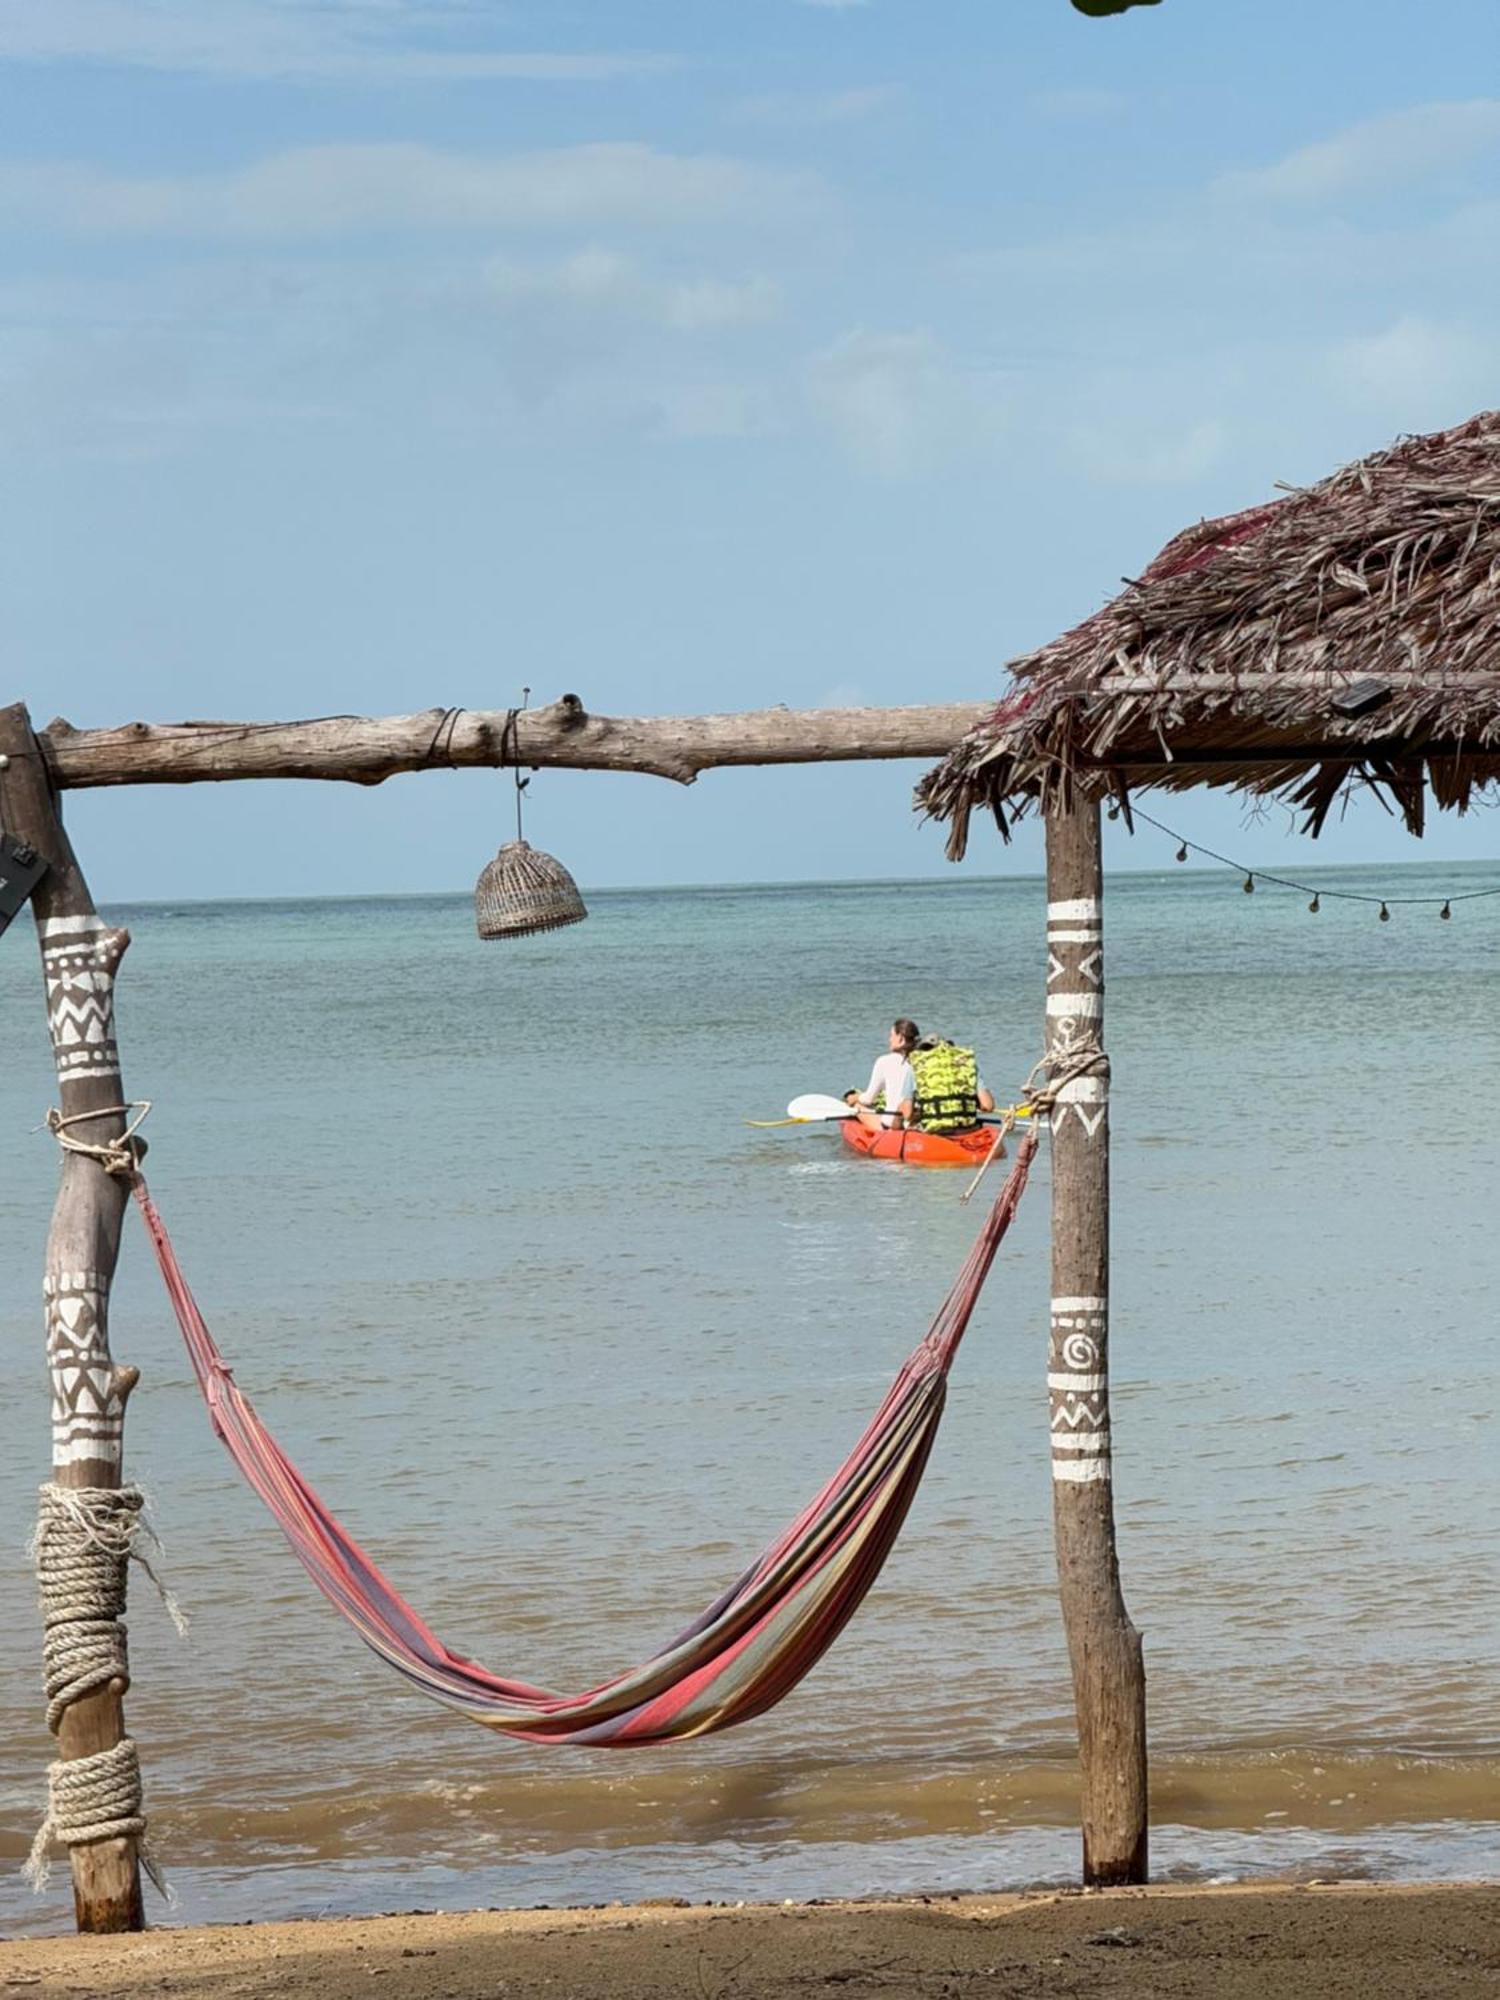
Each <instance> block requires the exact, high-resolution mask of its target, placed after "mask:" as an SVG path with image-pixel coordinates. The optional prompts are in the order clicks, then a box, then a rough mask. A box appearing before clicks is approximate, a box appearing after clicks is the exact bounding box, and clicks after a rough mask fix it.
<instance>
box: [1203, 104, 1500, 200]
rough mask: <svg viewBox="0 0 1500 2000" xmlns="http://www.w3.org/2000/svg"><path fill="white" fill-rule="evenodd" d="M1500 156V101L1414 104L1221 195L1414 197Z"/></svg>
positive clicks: (1231, 180) (1251, 173)
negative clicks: (1407, 193) (1417, 190)
mask: <svg viewBox="0 0 1500 2000" xmlns="http://www.w3.org/2000/svg"><path fill="white" fill-rule="evenodd" d="M1497 150H1500V99H1497V98H1488V97H1481V98H1474V99H1471V100H1470V101H1469V102H1467V103H1460V104H1417V105H1412V106H1410V107H1409V108H1408V109H1406V110H1404V111H1392V112H1388V113H1387V114H1386V115H1385V116H1383V117H1380V118H1368V119H1365V120H1364V121H1363V122H1362V123H1361V124H1358V125H1351V126H1349V127H1348V129H1347V130H1346V131H1343V132H1339V133H1336V134H1335V135H1334V137H1333V138H1331V139H1322V140H1319V141H1318V142H1317V143H1316V144H1315V145H1311V146H1303V147H1300V148H1299V149H1298V150H1297V151H1296V152H1294V153H1288V154H1287V155H1286V156H1285V157H1284V158H1283V159H1280V160H1278V161H1276V162H1275V164H1274V165H1272V166H1269V167H1256V168H1250V169H1247V170H1245V171H1243V172H1239V173H1231V174H1224V175H1222V176H1221V177H1220V179H1219V181H1218V183H1217V186H1218V187H1219V188H1220V189H1221V190H1222V191H1224V192H1227V193H1232V194H1240V195H1252V196H1256V197H1262V198H1265V199H1268V200H1272V201H1283V202H1314V201H1327V200H1331V199H1333V198H1335V197H1337V196H1341V195H1363V194H1381V193H1385V192H1387V191H1399V190H1410V189H1412V188H1413V187H1416V186H1418V185H1420V184H1422V183H1425V182H1430V181H1433V180H1436V179H1441V178H1443V177H1445V176H1449V175H1452V174H1455V173H1460V172H1462V170H1463V169H1465V168H1467V167H1470V166H1472V165H1474V164H1475V163H1476V162H1478V161H1480V160H1482V159H1484V158H1485V157H1486V156H1487V155H1488V154H1491V153H1493V152H1495V151H1497Z"/></svg>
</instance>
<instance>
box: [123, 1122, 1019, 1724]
mask: <svg viewBox="0 0 1500 2000" xmlns="http://www.w3.org/2000/svg"><path fill="white" fill-rule="evenodd" d="M1036 1143H1037V1142H1036V1137H1035V1135H1034V1134H1032V1133H1028V1134H1027V1135H1026V1137H1025V1138H1024V1139H1023V1140H1022V1142H1021V1146H1020V1149H1019V1152H1018V1154H1017V1157H1016V1162H1015V1165H1014V1166H1013V1167H1012V1169H1011V1171H1010V1175H1009V1177H1008V1178H1007V1180H1006V1182H1005V1184H1004V1186H1003V1187H1002V1188H1001V1190H1000V1192H999V1194H998V1195H997V1196H996V1198H995V1202H994V1205H993V1207H992V1208H991V1210H990V1213H989V1215H988V1217H987V1218H986V1221H985V1223H984V1227H983V1228H982V1229H981V1230H980V1232H979V1235H978V1237H977V1239H976V1241H975V1243H974V1247H973V1248H972V1250H970V1252H969V1255H968V1257H967V1259H966V1260H965V1262H964V1266H963V1269H962V1270H961V1271H960V1272H959V1274H958V1277H957V1279H956V1280H955V1281H954V1284H953V1288H952V1290H951V1291H950V1292H949V1294H948V1296H947V1298H946V1299H945V1300H944V1301H943V1303H942V1305H941V1307H940V1308H939V1310H938V1313H937V1316H936V1318H935V1319H934V1320H933V1322H932V1325H931V1327H930V1328H929V1329H928V1332H927V1334H926V1336H925V1338H924V1339H923V1340H922V1341H921V1342H920V1343H919V1344H918V1346H917V1347H916V1349H915V1350H914V1351H913V1353H912V1354H911V1356H910V1357H909V1358H908V1360H907V1361H906V1363H905V1365H904V1366H903V1367H902V1369H901V1372H900V1374H899V1375H897V1377H896V1379H895V1381H894V1383H893V1384H892V1385H891V1389H890V1392H889V1393H888V1395H887V1396H886V1399H885V1401H884V1402H883V1403H882V1404H881V1406H880V1408H879V1409H878V1410H877V1411H876V1413H875V1415H874V1417H873V1418H872V1419H871V1421H870V1423H869V1426H868V1427H867V1429H866V1430H865V1433H864V1435H863V1436H862V1437H861V1438H860V1440H859V1442H858V1444H856V1445H855V1447H854V1449H853V1451H852V1452H851V1453H850V1454H849V1457H848V1458H847V1459H846V1460H845V1461H844V1463H843V1465H842V1466H840V1468H839V1470H838V1471H837V1472H836V1473H835V1474H834V1475H833V1477H832V1478H831V1479H830V1480H829V1481H828V1483H827V1485H826V1486H824V1487H823V1489H822V1491H821V1492H820V1493H818V1494H817V1496H816V1497H815V1498H814V1499H813V1500H811V1501H810V1502H809V1503H808V1505H807V1506H806V1507H804V1508H803V1510H802V1512H801V1513H800V1514H799V1515H798V1516H797V1518H796V1520H795V1521H793V1522H792V1524H791V1526H790V1527H789V1528H787V1529H786V1530H785V1532H784V1533H783V1534H782V1535H780V1536H779V1537H778V1538H777V1540H775V1541H774V1542H772V1543H771V1545H770V1547H769V1548H767V1549H766V1550H765V1551H764V1553H763V1554H761V1555H760V1556H759V1557H758V1558H757V1559H756V1561H755V1562H753V1563H752V1564H751V1565H750V1567H749V1568H748V1569H747V1570H746V1571H745V1573H744V1575H743V1576H741V1577H740V1578H739V1580H738V1581H737V1582H736V1583H733V1584H731V1586H730V1587H729V1589H728V1590H726V1591H725V1592H724V1594H723V1596H722V1597H720V1598H718V1599H717V1600H716V1602H714V1603H713V1604H711V1605H709V1607H708V1609H707V1610H706V1611H704V1612H703V1613H702V1614H701V1616H699V1617H698V1618H696V1619H694V1621H693V1623H692V1624H691V1625H689V1626H688V1627H687V1628H686V1630H685V1631H683V1632H681V1633H679V1635H678V1636H677V1638H675V1639H674V1640H673V1641H672V1643H671V1644H670V1645H669V1646H667V1647H665V1648H664V1649H663V1650H662V1651H661V1652H659V1653H657V1654H655V1655H654V1656H653V1657H652V1658H651V1659H649V1660H647V1661H646V1662H645V1664H644V1665H643V1666H639V1667H635V1668H633V1669H632V1670H631V1671H629V1672H628V1673H623V1674H620V1675H619V1676H617V1678H615V1679H614V1680H610V1681H606V1682H604V1684H603V1685H602V1686H600V1687H596V1688H592V1689H590V1690H589V1691H588V1692H587V1693H586V1694H579V1695H560V1694H549V1693H548V1692H547V1691H546V1690H545V1689H543V1688H537V1687H532V1686H530V1685H529V1684H528V1683H527V1682H525V1681H516V1680H508V1679H506V1678H505V1677H504V1676H502V1675H500V1674H495V1673H491V1672H490V1670H489V1669H488V1668H487V1667H482V1666H480V1665H479V1664H478V1663H477V1662H476V1661H473V1660H469V1659H465V1658H464V1656H463V1654H461V1653H455V1652H454V1651H453V1650H452V1649H451V1648H450V1647H448V1646H446V1645H444V1643H443V1641H442V1640H441V1639H440V1638H438V1636H437V1634H436V1633H434V1632H432V1631H430V1630H429V1629H428V1627H427V1626H426V1625H424V1624H423V1622H422V1620H421V1619H420V1618H419V1617H418V1616H417V1614H416V1612H415V1611H413V1610H412V1608H411V1606H410V1605H409V1604H408V1603H407V1602H406V1600H405V1599H404V1598H403V1597H402V1596H401V1595H400V1593H399V1592H398V1591H397V1590H396V1589H395V1588H394V1586H393V1585H392V1584H391V1583H390V1582H389V1581H388V1579H387V1578H386V1576H385V1575H384V1573H383V1572H382V1571H381V1570H380V1569H379V1568H378V1567H377V1565H376V1564H375V1563H374V1562H373V1561H372V1560H371V1559H370V1557H369V1556H368V1555H366V1554H365V1552H364V1550H363V1549H362V1548H361V1547H360V1545H359V1543H358V1542H356V1541H355V1539H354V1537H353V1536H352V1535H351V1534H350V1533H349V1532H348V1530H347V1529H346V1528H344V1527H342V1526H341V1525H340V1523H339V1522H338V1521H337V1520H335V1518H334V1516H333V1515H332V1514H331V1513H330V1512H329V1511H328V1509H327V1507H325V1506H324V1504H323V1502H322V1501H321V1500H320V1499H319V1498H318V1496H317V1494H316V1493H315V1492H314V1491H313V1489H312V1488H311V1486H309V1485H308V1483H307V1481H306V1480H305V1479H304V1478H303V1477H302V1474H301V1473H300V1472H299V1471H298V1470H297V1468H296V1466H294V1465H293V1464H292V1462H291V1460H290V1459H289V1458H288V1457H287V1456H286V1453H285V1452H284V1451H283V1450H282V1449H281V1447H280V1445H278V1444H277V1442H276V1440H275V1438H274V1437H272V1435H271V1433H270V1431H268V1430H267V1428H266V1426H265V1425H264V1424H263V1423H262V1422H261V1420H260V1418H259V1417H258V1416H257V1415H256V1413H255V1408H254V1405H253V1404H252V1403H251V1401H250V1399H249V1397H248V1396H247V1395H246V1394H245V1393H244V1391H243V1390H242V1389H241V1388H240V1387H239V1385H238V1384H237V1383H236V1381H235V1379H234V1376H233V1374H232V1372H231V1370H230V1369H229V1367H228V1366H227V1364H226V1363H225V1361H224V1357H223V1356H222V1355H221V1354H220V1352H219V1350H218V1348H217V1347H216V1346H215V1345H214V1339H213V1336H212V1334H211V1333H210V1332H209V1330H208V1327H207V1325H206V1324H205V1323H204V1319H203V1315H202V1313H201V1312H199V1310H198V1307H197V1304H196V1303H195V1301H194V1299H193V1295H192V1292H191V1291H190V1290H189V1289H188V1284H187V1280H186V1279H185V1278H184V1276H183V1274H182V1270H181V1267H180V1266H179V1265H178V1262H177V1258H176V1255H175V1253H174V1251H173V1249H172V1244H171V1241H170V1239H169V1237H168V1235H167V1232H166V1229H165V1228H164V1226H163V1224H162V1220H161V1217H160V1216H159V1215H158V1214H157V1211H156V1207H155V1204H154V1203H153V1202H152V1200H151V1196H150V1193H149V1191H148V1190H147V1187H146V1184H145V1182H144V1181H143V1180H141V1179H139V1178H137V1179H136V1181H135V1197H136V1200H137V1202H138V1203H139V1204H140V1208H141V1212H142V1214H143V1215H144V1217H145V1219H146V1227H147V1228H148V1229H149V1231H150V1232H151V1241H152V1243H153V1245H154V1247H155V1250H156V1259H157V1262H158V1264H159V1265H160V1266H161V1272H162V1276H163V1277H164V1278H165V1280H166V1284H167V1290H168V1292H169V1293H170V1295H171V1299H172V1305H173V1308H174V1310H175V1312H176V1315H177V1323H178V1325H179V1326H180V1327H181V1329H182V1337H183V1339H184V1340H185V1342H186V1343H187V1349H188V1354H189V1356H190V1357H191V1359H192V1364H193V1371H194V1373H195V1374H196V1376H197V1378H198V1386H199V1388H200V1389H201V1390H202V1392H203V1398H204V1401H205V1402H206V1403H207V1405H208V1412H209V1416H210V1419H211V1420H212V1423H213V1427H214V1430H215V1432H216V1433H217V1434H218V1436H219V1438H220V1439H221V1441H222V1442H223V1443H224V1445H225V1446H226V1447H227V1448H228V1451H229V1454H230V1456H231V1458H233V1460H234V1462H235V1464H236V1465H237V1466H238V1467H239V1469H240V1472H241V1473H242V1474H243V1475H244V1477H245V1479H246V1480H247V1481H248V1483H249V1484H250V1485H251V1486H252V1487H253V1488H254V1490H255V1491H256V1492H257V1493H258V1494H259V1495H260V1497H261V1499H262V1500H263V1501H264V1502H265V1504H266V1506H267V1507H268V1508H269V1509H270V1510H271V1513H272V1515H273V1516H274V1517H275V1519H276V1521H277V1524H278V1525H279V1526H280V1528H281V1530H282V1532H283V1533H284V1534H285V1536H286V1538H287V1540H288V1541H289V1542H290V1543H291V1545H292V1548H293V1550H294V1552H295V1553H296V1555H297V1557H298V1558H299V1560H300V1561H301V1562H302V1564H303V1566H304V1567H305V1568H306V1570H307V1572H308V1574H309V1575H310V1576H311V1577H312V1580H313V1582H314V1583H316V1584H317V1586H318V1588H319V1589H320V1590H321V1591H322V1592H323V1594H324V1596H325V1597H326V1598H328V1600H329V1602H330V1603H331V1604H332V1605H333V1606H334V1607H335V1609H336V1610H338V1611H340V1612H342V1613H343V1615H344V1617H345V1618H347V1619H348V1621H349V1623H350V1624H351V1625H352V1626H353V1627H354V1629H355V1631H356V1632H358V1634H359V1636H360V1637H361V1638H362V1639H363V1640H364V1642H365V1644H366V1645H367V1646H369V1647H370V1648H371V1649H372V1650H373V1651H374V1652H376V1653H378V1654H379V1655H380V1657H381V1658H382V1659H383V1660H387V1661H388V1662H389V1663H390V1664H391V1665H392V1666H393V1667H394V1668H395V1669H396V1670H397V1672H398V1673H400V1674H403V1675H404V1676H405V1677H406V1679H407V1680H409V1681H411V1682H412V1683H413V1684H414V1685H415V1686H417V1687H419V1688H420V1689H421V1690H422V1692H423V1693H424V1694H428V1695H431V1696H433V1697H434V1698H435V1699H436V1700H438V1701H441V1702H445V1703H447V1704H448V1706H449V1707H451V1708H456V1709H457V1710H458V1711H459V1712H460V1713H461V1714H463V1715H467V1716H470V1717H472V1718H473V1720H474V1721H475V1722H479V1723H482V1724H484V1726H485V1727H486V1728H488V1729H496V1730H500V1731H502V1732H503V1733H504V1734H506V1735H508V1736H519V1737H522V1738H524V1739H525V1740H526V1741H528V1742H532V1743H577V1744H585V1745H593V1746H600V1747H606V1748H616V1747H626V1746H634V1745H639V1744H647V1743H663V1742H667V1741H669V1740H671V1739H672V1738H674V1737H682V1736H706V1735H707V1734H708V1733H709V1732H710V1731H711V1730H716V1729H727V1728H729V1727H730V1725H731V1724H733V1723H736V1722H746V1721H748V1720H749V1719H750V1718H751V1717H752V1716H756V1715H763V1714H764V1713H765V1711H766V1710H767V1709H769V1708H772V1707H774V1706H775V1704H776V1703H777V1702H779V1701H780V1700H781V1699H782V1697H783V1696H784V1695H786V1694H788V1693H789V1692H790V1691H791V1689H792V1688H794V1687H795V1686H796V1685H797V1683H798V1682H799V1681H800V1680H801V1679H802V1677H803V1676H804V1675H805V1674H806V1673H808V1672H809V1671H810V1669H811V1668H812V1667H813V1666H815V1665H816V1664H817V1662H818V1661H819V1660H820V1659H821V1658H822V1656H823V1654H824V1653H825V1652H826V1651H827V1650H828V1648H829V1647H830V1646H831V1645H832V1644H833V1641H834V1640H835V1639H836V1638H837V1637H838V1635H839V1633H840V1632H841V1631H842V1630H843V1628H844V1626H845V1624H847V1622H848V1621H849V1619H850V1618H851V1617H853V1615H854V1613H855V1612H856V1611H857V1610H858V1608H859V1606H860V1604H861V1602H862V1601H863V1599H864V1596H865V1593H866V1592H867V1591H868V1590H869V1588H870V1586H871V1585H872V1584H873V1583H874V1581H875V1579H876V1577H877V1576H878V1575H879V1574H880V1570H881V1567H882V1565H883V1564H884V1562H885V1559H886V1556H887V1555H888V1554H889V1552H890V1549H891V1545H892V1544H893V1542H894V1541H895V1539H896V1536H897V1534H898V1533H899V1532H900V1529H901V1524H902V1522H903V1520H904V1519H905V1518H906V1510H907V1508H908V1507H909V1506H910V1505H911V1501H912V1497H913V1495H914V1494H915V1492H916V1490H917V1486H918V1483H919V1482H920V1480H921V1477H922V1471H923V1468H924V1467H925V1465H926V1463H927V1456H928V1453H929V1452H930V1451H931V1449H932V1445H933V1440H934V1439H935V1438H936V1436H937V1429H938V1424H939V1422H940V1420H941V1418H942V1414H943V1403H944V1400H945V1397H946V1394H947V1380H948V1371H949V1369H950V1368H951V1366H952V1364H953V1357H954V1355H955V1354H956V1353H957V1351H958V1345H959V1342H960V1341H961V1340H962V1339H963V1336H964V1332H965V1329H966V1328H967V1326H968V1324H969V1318H970V1315H971V1314H972V1312H973V1310H974V1305H975V1301H976V1300H977V1299H978V1297H979V1293H980V1289H981V1287H982V1286H983V1284H984V1281H985V1278H986V1277H987V1276H988V1275H989V1270H990V1266H991V1264H992V1263H993V1262H994V1259H995V1253H996V1251H997V1250H998V1249H999V1247H1000V1243H1001V1240H1002V1238H1003V1237H1004V1235H1005V1232H1006V1230H1007V1229H1008V1228H1009V1227H1010V1223H1011V1219H1012V1217H1013V1216H1014V1214H1015V1212H1016V1208H1017V1205H1018V1204H1019V1202H1020V1199H1021V1195H1022V1192H1023V1191H1024V1189H1025V1186H1026V1178H1027V1174H1028V1172H1029V1170H1030V1167H1031V1161H1032V1157H1033V1155H1034V1154H1035V1152H1036Z"/></svg>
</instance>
